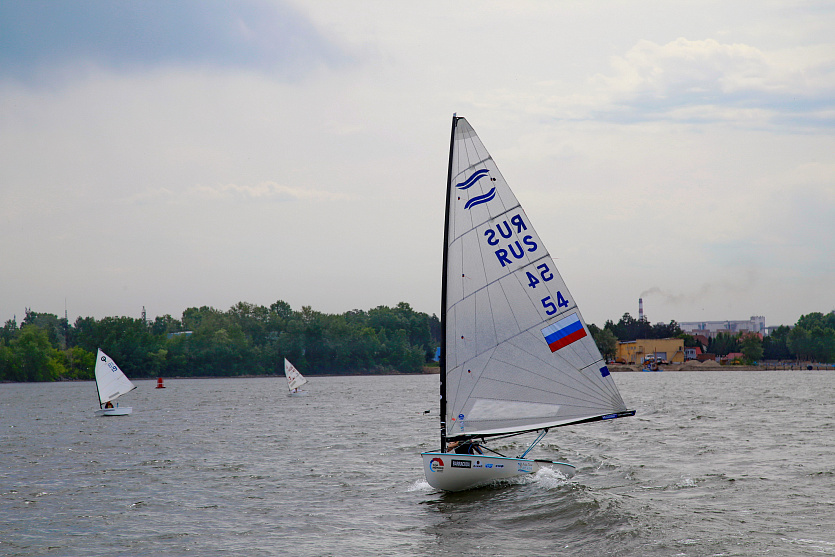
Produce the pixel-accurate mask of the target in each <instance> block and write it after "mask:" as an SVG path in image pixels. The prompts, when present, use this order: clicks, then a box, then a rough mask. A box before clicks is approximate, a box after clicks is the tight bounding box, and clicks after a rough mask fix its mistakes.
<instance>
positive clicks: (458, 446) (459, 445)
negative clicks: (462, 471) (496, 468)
mask: <svg viewBox="0 0 835 557" xmlns="http://www.w3.org/2000/svg"><path fill="white" fill-rule="evenodd" d="M446 448H447V452H449V451H453V452H455V453H457V454H484V453H483V452H481V446H479V444H478V441H464V442H461V441H452V442H451V443H449V444H447V446H446Z"/></svg>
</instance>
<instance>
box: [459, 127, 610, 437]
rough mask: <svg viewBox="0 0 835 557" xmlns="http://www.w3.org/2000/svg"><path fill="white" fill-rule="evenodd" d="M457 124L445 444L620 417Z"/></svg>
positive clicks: (511, 210) (574, 311)
mask: <svg viewBox="0 0 835 557" xmlns="http://www.w3.org/2000/svg"><path fill="white" fill-rule="evenodd" d="M456 120H457V123H456V125H455V127H454V135H453V140H452V151H451V155H450V156H451V160H450V169H449V170H450V179H451V187H450V199H449V200H448V208H449V209H448V211H449V214H448V229H447V255H446V257H447V265H446V278H445V280H446V285H445V287H446V308H445V310H446V315H445V324H446V327H445V334H446V354H445V374H446V375H445V392H446V414H445V418H446V435H447V436H449V437H455V436H458V435H492V434H499V433H513V432H519V431H528V430H534V429H541V428H547V427H552V426H556V425H564V424H569V423H575V422H582V421H585V420H592V419H599V418H600V417H601V416H608V415H610V414H616V413H619V412H624V411H626V406H625V405H624V402H623V399H622V398H621V396H620V393H619V392H618V389H617V387H616V386H615V383H614V381H613V379H612V377H611V375H610V374H609V370H608V368H607V367H606V365H605V362H604V361H603V358H602V357H601V355H600V352H599V351H598V349H597V346H596V345H595V343H594V340H593V339H592V336H591V333H590V332H589V331H588V329H587V328H586V325H585V322H584V321H583V317H582V315H581V314H580V311H579V309H578V308H577V304H576V303H575V301H574V298H573V297H572V296H571V294H570V292H569V291H568V288H567V287H566V285H565V282H563V280H562V277H561V276H560V274H559V272H558V271H557V267H556V265H555V264H554V260H553V259H552V258H551V255H550V254H549V252H548V250H547V249H546V247H545V245H544V244H543V242H542V240H541V239H540V237H539V236H538V235H537V233H536V231H535V230H534V228H533V226H532V224H531V221H530V219H528V216H527V214H525V211H524V210H523V209H522V207H521V206H520V205H519V202H518V201H517V199H516V197H515V196H514V195H513V192H512V191H511V190H510V188H509V187H508V185H507V183H506V182H505V180H504V178H503V177H502V175H501V173H500V172H499V169H498V167H497V166H496V164H495V162H494V161H493V159H492V157H491V156H490V154H489V153H488V152H487V150H486V149H485V148H484V145H483V144H482V143H481V140H479V138H478V136H477V135H476V134H475V131H474V130H473V128H472V127H471V126H470V125H469V123H468V122H467V121H466V120H465V119H464V118H457V119H456ZM553 218H554V219H555V220H558V219H559V218H560V215H559V214H555V215H553ZM580 234H581V231H577V234H576V236H579V235H580ZM565 240H566V241H570V236H566V237H565Z"/></svg>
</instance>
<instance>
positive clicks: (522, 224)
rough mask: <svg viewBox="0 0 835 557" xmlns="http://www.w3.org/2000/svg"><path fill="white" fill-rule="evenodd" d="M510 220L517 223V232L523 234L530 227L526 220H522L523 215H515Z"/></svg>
mask: <svg viewBox="0 0 835 557" xmlns="http://www.w3.org/2000/svg"><path fill="white" fill-rule="evenodd" d="M510 222H511V223H513V224H515V225H516V233H517V234H521V233H522V231H523V230H527V229H528V227H527V226H525V221H524V220H522V215H513V216H512V217H511V218H510Z"/></svg>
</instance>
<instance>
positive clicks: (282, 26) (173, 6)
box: [0, 0, 350, 81]
mask: <svg viewBox="0 0 835 557" xmlns="http://www.w3.org/2000/svg"><path fill="white" fill-rule="evenodd" d="M349 60H350V56H349V55H347V54H346V53H345V52H344V51H343V50H341V49H340V48H339V47H338V46H336V45H335V44H333V43H332V42H331V41H330V40H329V39H327V38H325V37H324V36H323V35H322V34H321V33H319V31H318V30H317V29H316V27H315V26H314V25H313V24H312V23H311V22H310V21H309V20H308V19H307V18H306V17H305V16H304V15H303V14H301V13H300V12H298V11H297V10H296V9H294V8H292V7H291V6H289V5H288V4H285V3H283V2H265V1H263V0H238V1H235V2H226V1H222V0H178V1H176V2H171V1H169V0H141V1H130V2H113V1H112V0H85V1H84V2H76V1H75V0H27V1H25V2H0V76H6V77H8V76H12V77H15V78H18V79H22V80H24V81H31V80H42V79H44V78H45V76H51V77H54V75H55V72H58V73H63V74H64V75H68V74H69V75H71V74H73V73H74V72H76V71H77V69H78V68H79V67H82V68H83V67H85V66H88V65H92V66H98V67H106V68H109V69H113V70H118V71H135V70H142V69H147V68H149V67H155V66H176V67H183V66H192V67H214V68H224V69H231V68H234V69H246V70H253V71H259V72H265V73H268V74H271V75H277V76H280V77H282V78H285V79H296V78H298V77H299V76H302V75H304V74H305V73H306V72H308V71H310V69H311V68H313V67H316V66H321V65H324V66H328V67H338V66H340V65H342V64H345V63H347V62H349Z"/></svg>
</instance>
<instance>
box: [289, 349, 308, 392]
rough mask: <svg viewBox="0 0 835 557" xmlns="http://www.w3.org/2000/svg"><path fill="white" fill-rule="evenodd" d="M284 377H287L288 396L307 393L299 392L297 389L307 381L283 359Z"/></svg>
mask: <svg viewBox="0 0 835 557" xmlns="http://www.w3.org/2000/svg"><path fill="white" fill-rule="evenodd" d="M284 375H286V376H287V388H288V389H290V392H289V396H300V395H306V394H307V391H300V390H299V387H301V386H302V385H304V384H305V383H307V379H305V378H304V375H302V374H301V373H300V372H299V370H297V369H296V367H295V366H294V365H293V364H291V363H290V362H289V361H287V358H284Z"/></svg>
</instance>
